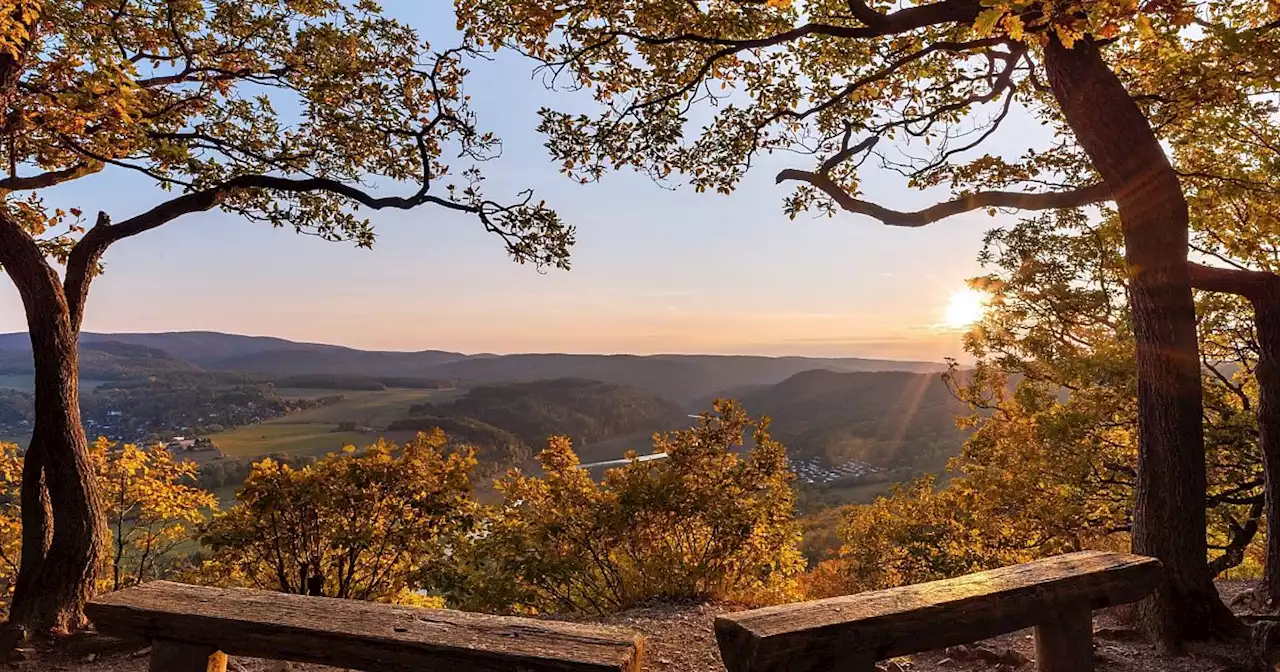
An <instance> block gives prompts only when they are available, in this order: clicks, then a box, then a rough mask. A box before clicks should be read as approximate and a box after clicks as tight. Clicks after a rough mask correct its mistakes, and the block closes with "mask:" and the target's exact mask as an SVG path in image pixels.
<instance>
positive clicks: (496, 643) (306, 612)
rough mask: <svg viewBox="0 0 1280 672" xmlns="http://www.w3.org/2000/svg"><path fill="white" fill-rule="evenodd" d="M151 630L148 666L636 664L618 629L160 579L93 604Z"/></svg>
mask: <svg viewBox="0 0 1280 672" xmlns="http://www.w3.org/2000/svg"><path fill="white" fill-rule="evenodd" d="M86 612H87V614H88V616H89V618H90V619H92V620H93V622H94V624H95V625H96V626H97V628H98V630H99V631H101V632H104V633H106V634H113V635H123V636H140V637H143V638H146V639H149V640H151V672H223V671H224V670H225V669H226V664H227V658H226V656H227V655H228V654H230V655H236V656H248V657H252V658H267V659H272V660H286V661H296V662H303V663H319V664H322V665H332V666H334V667H339V668H348V669H355V670H369V671H371V672H383V671H388V672H393V671H394V672H446V671H447V672H498V671H503V672H514V671H516V670H521V671H528V672H567V671H572V672H605V671H606V670H609V671H614V672H638V671H639V669H640V655H641V644H642V640H641V637H640V635H639V634H637V633H635V632H632V631H630V630H625V629H622V628H611V627H600V626H588V625H578V624H573V623H559V622H553V621H541V620H534V619H528V618H512V617H505V616H489V615H485V614H472V613H467V612H461V611H450V610H445V609H417V608H413V607H400V606H393V605H388V604H374V603H371V602H359V601H354V600H338V599H332V598H325V597H305V596H302V595H285V594H282V593H273V592H268V591H262V590H243V589H235V588H208V587H204V586H190V585H186V584H181V583H170V582H168V581H156V582H153V583H148V584H145V585H142V586H138V587H136V588H128V589H126V590H122V591H119V592H116V593H111V594H108V595H104V596H102V597H100V598H98V599H96V600H94V601H93V602H91V603H90V604H89V606H88V608H87V610H86Z"/></svg>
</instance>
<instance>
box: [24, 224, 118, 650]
mask: <svg viewBox="0 0 1280 672" xmlns="http://www.w3.org/2000/svg"><path fill="white" fill-rule="evenodd" d="M0 264H3V265H4V268H5V271H6V273H7V274H8V275H9V277H10V278H11V279H12V280H13V282H14V284H15V285H16V286H17V288H18V293H19V294H20V295H21V297H22V302H23V306H24V308H25V310H26V317H27V329H28V331H29V333H30V336H31V350H32V356H33V359H34V364H35V424H34V428H33V433H32V439H31V445H30V447H29V448H28V449H27V453H26V463H25V465H24V467H23V481H22V524H23V548H22V558H21V564H20V568H19V571H18V579H17V581H16V584H15V588H14V596H13V604H12V606H11V607H10V610H9V623H10V624H11V625H19V626H22V627H25V628H27V629H28V630H32V631H37V632H65V631H67V630H69V629H73V628H77V627H81V626H82V625H84V623H85V621H84V605H85V603H86V602H87V601H88V600H89V598H90V597H91V596H92V592H93V589H94V583H95V581H96V579H97V576H98V571H99V568H100V558H101V553H102V551H103V544H104V542H105V540H106V525H105V520H104V517H103V515H102V512H103V509H102V505H101V500H100V498H99V495H98V489H97V484H96V482H95V480H94V474H93V468H92V465H91V463H90V461H89V450H88V441H87V439H86V437H85V433H84V426H83V425H82V424H81V421H80V400H79V381H78V350H77V337H78V334H77V331H78V329H77V328H76V326H75V325H74V324H73V319H72V311H71V309H70V307H69V306H68V304H67V300H66V294H65V292H64V290H63V286H62V283H61V282H60V280H59V278H58V274H57V272H56V271H54V270H53V268H52V267H50V266H49V264H48V263H47V262H46V261H45V259H44V255H43V254H42V253H41V252H40V250H39V248H38V247H37V246H36V244H35V241H33V240H32V239H31V238H30V237H29V236H28V235H27V234H26V232H25V231H24V230H22V228H21V226H19V225H18V224H17V223H16V222H13V221H12V220H9V219H8V218H7V217H5V215H4V214H3V213H0ZM80 307H82V306H77V310H79V308H80Z"/></svg>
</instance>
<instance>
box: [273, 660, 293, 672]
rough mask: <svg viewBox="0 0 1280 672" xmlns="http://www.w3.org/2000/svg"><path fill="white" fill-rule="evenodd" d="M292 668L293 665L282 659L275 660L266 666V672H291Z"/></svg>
mask: <svg viewBox="0 0 1280 672" xmlns="http://www.w3.org/2000/svg"><path fill="white" fill-rule="evenodd" d="M292 670H293V666H292V665H290V664H289V663H287V662H285V661H283V660H278V661H276V662H275V663H274V664H272V666H271V667H270V668H268V672H292Z"/></svg>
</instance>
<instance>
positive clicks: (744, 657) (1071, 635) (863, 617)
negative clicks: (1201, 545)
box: [715, 551, 1161, 672]
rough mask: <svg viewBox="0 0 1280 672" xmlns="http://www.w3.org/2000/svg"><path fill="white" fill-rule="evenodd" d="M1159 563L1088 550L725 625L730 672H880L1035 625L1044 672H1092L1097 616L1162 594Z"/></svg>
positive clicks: (720, 622) (723, 650) (755, 614)
mask: <svg viewBox="0 0 1280 672" xmlns="http://www.w3.org/2000/svg"><path fill="white" fill-rule="evenodd" d="M1160 577H1161V570H1160V563H1159V562H1157V561H1156V560H1154V559H1152V558H1144V557H1141V556H1136V555H1124V554H1117V553H1100V552H1093V551H1086V552H1082V553H1070V554H1067V555H1059V556H1056V557H1052V558H1047V559H1044V560H1038V561H1036V562H1031V563H1027V564H1024V565H1014V566H1012V567H1004V568H1001V569H996V570H992V571H989V572H981V573H978V574H970V575H968V576H962V577H959V578H955V579H948V580H945V581H933V582H930V583H921V584H917V585H913V586H903V587H901V588H892V589H889V590H879V591H875V592H869V593H860V594H858V595H846V596H843V597H835V598H830V599H825V600H817V601H813V602H801V603H797V604H787V605H782V606H777V607H767V608H764V609H755V610H752V611H742V612H737V613H733V614H728V615H725V616H721V617H719V618H717V619H716V624H715V630H716V640H717V641H718V642H719V644H720V654H721V657H723V658H724V662H725V667H727V668H728V670H729V672H783V671H786V672H808V671H813V672H819V671H821V672H874V671H875V669H876V661H878V660H885V659H887V658H893V657H895V656H903V655H907V654H911V653H920V652H922V651H931V650H934V649H940V648H943V647H947V646H954V645H957V644H967V643H970V642H974V641H977V640H980V639H986V638H988V637H994V636H996V635H1000V634H1004V633H1007V632H1013V631H1015V630H1021V629H1023V628H1027V627H1032V626H1034V627H1035V645H1036V664H1037V667H1038V668H1039V670H1040V671H1041V672H1089V671H1091V670H1093V669H1094V668H1093V614H1092V612H1093V610H1094V609H1099V608H1102V607H1106V606H1111V605H1117V604H1126V603H1129V602H1136V601H1138V600H1140V599H1142V598H1143V597H1146V596H1147V595H1148V594H1150V593H1151V592H1152V590H1154V589H1155V587H1156V584H1157V583H1159V581H1160Z"/></svg>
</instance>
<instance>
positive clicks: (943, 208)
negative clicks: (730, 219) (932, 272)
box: [777, 169, 1112, 227]
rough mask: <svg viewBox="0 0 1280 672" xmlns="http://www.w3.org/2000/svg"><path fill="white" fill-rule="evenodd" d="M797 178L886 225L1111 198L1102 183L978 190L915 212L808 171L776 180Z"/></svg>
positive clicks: (1060, 206) (909, 224)
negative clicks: (875, 200)
mask: <svg viewBox="0 0 1280 672" xmlns="http://www.w3.org/2000/svg"><path fill="white" fill-rule="evenodd" d="M787 180H798V181H801V182H808V183H809V184H811V185H813V186H814V187H817V188H818V189H821V190H822V191H823V192H825V193H826V194H827V195H828V196H830V197H831V198H832V199H833V200H835V202H836V203H838V204H839V205H840V207H842V208H844V209H845V210H847V211H849V212H854V213H858V214H862V215H867V216H870V217H874V218H876V219H878V220H880V221H881V222H883V223H884V224H887V225H889V226H905V227H920V226H925V225H928V224H932V223H934V222H936V221H938V220H940V219H945V218H947V217H950V216H952V215H958V214H960V213H964V212H970V211H972V210H979V209H982V208H1017V209H1019V210H1055V209H1063V208H1079V207H1083V206H1086V205H1093V204H1095V203H1102V202H1105V201H1109V200H1111V198H1112V196H1111V190H1110V189H1108V188H1107V186H1106V185H1105V184H1101V183H1100V184H1095V185H1092V186H1088V187H1082V188H1080V189H1074V190H1072V191H1055V192H1048V193H1042V194H1034V193H1024V192H1014V191H980V192H978V193H976V194H968V195H965V196H961V197H959V198H956V199H953V200H950V201H946V202H943V203H938V204H937V205H934V206H931V207H928V208H925V209H924V210H919V211H916V212H903V211H901V210H890V209H889V208H886V207H884V206H881V205H877V204H875V203H871V202H868V201H864V200H861V199H858V198H855V197H854V196H853V194H850V193H849V192H847V191H845V190H844V189H842V188H841V187H840V185H838V184H836V182H835V180H832V179H831V178H830V177H828V176H826V175H824V174H822V173H815V172H812V171H807V170H796V169H788V170H784V171H782V172H780V173H778V178H777V183H779V184H781V183H782V182H784V181H787Z"/></svg>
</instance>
